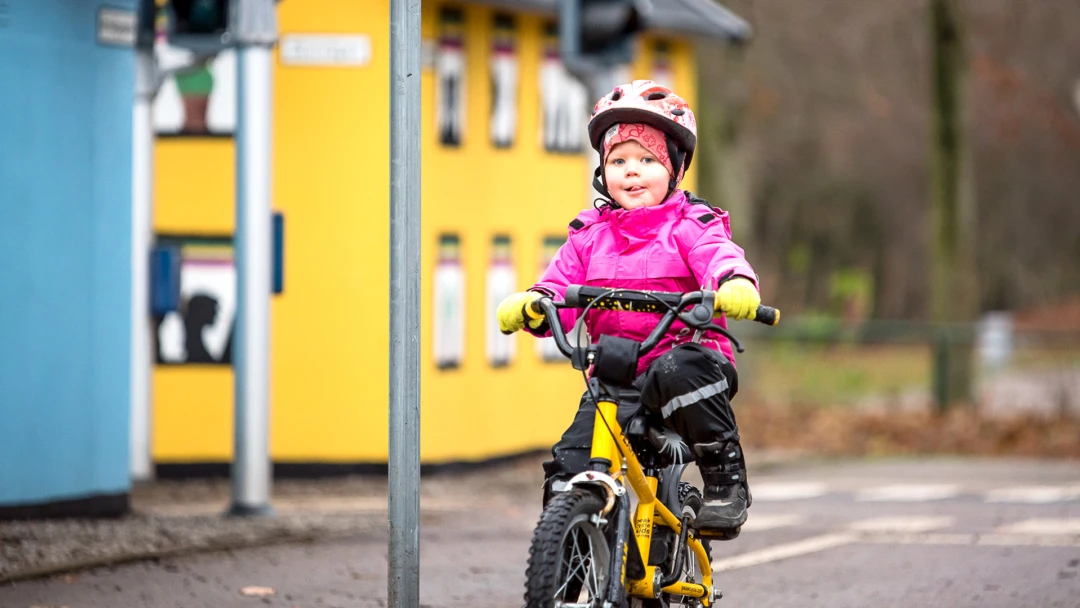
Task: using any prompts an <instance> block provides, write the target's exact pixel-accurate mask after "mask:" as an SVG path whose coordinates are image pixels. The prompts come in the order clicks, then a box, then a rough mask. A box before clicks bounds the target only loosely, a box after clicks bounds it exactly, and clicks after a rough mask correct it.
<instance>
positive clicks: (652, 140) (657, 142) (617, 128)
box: [601, 122, 683, 183]
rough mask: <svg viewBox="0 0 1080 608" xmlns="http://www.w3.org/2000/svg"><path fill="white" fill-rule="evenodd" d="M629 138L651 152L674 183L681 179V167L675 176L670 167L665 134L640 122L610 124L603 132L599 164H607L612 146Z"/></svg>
mask: <svg viewBox="0 0 1080 608" xmlns="http://www.w3.org/2000/svg"><path fill="white" fill-rule="evenodd" d="M630 140H634V141H636V142H638V143H639V144H641V146H642V147H643V148H645V149H646V150H648V151H649V152H650V153H652V155H653V156H655V157H656V159H657V160H659V161H660V163H661V164H663V165H664V168H665V169H667V172H668V175H670V176H671V177H672V178H673V179H674V180H675V182H676V183H678V182H681V181H682V177H683V176H682V173H683V172H682V168H681V167H680V170H679V175H677V176H676V175H675V172H674V171H673V170H672V168H671V157H670V156H669V155H668V144H667V135H666V134H665V133H664V132H663V131H661V130H660V129H657V128H656V127H653V126H651V125H647V124H645V123H640V122H636V123H618V124H614V125H611V128H610V129H608V130H607V133H605V134H604V142H603V144H604V155H603V161H602V164H601V166H605V165H606V164H607V157H608V154H609V153H611V149H612V148H614V147H615V146H616V145H618V144H621V143H623V142H624V141H630Z"/></svg>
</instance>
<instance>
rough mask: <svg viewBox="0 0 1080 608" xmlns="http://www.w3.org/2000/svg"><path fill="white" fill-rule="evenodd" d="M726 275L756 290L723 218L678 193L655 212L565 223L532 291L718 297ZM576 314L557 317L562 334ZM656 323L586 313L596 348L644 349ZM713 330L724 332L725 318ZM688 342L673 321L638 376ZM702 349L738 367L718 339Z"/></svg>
mask: <svg viewBox="0 0 1080 608" xmlns="http://www.w3.org/2000/svg"><path fill="white" fill-rule="evenodd" d="M728 272H731V273H733V275H739V276H743V277H746V278H748V279H750V280H751V281H754V284H755V285H756V284H757V275H756V274H754V269H753V268H751V267H750V264H749V263H747V261H746V258H745V257H743V250H742V249H741V248H740V247H739V246H738V245H736V244H735V243H733V242H732V241H731V228H730V225H729V223H728V214H727V212H725V211H721V210H720V209H715V208H713V207H711V206H709V204H708V203H707V202H705V201H704V200H702V199H700V198H696V197H694V196H693V195H692V194H690V193H689V192H686V191H683V190H678V191H676V192H675V194H673V195H671V196H670V197H669V198H668V199H667V200H666V201H664V202H663V203H661V204H659V205H656V206H655V207H642V208H639V209H632V210H626V209H614V210H613V209H604V210H602V211H600V210H596V209H590V210H588V211H583V212H582V213H581V214H579V215H578V216H577V218H576V219H575V220H574V221H573V222H571V223H570V234H569V238H568V239H567V241H566V243H565V244H563V246H562V247H561V248H559V251H558V252H557V253H556V254H555V257H554V258H553V259H552V260H551V264H550V265H548V268H547V270H546V271H545V272H544V275H543V276H542V277H540V281H539V282H537V283H536V284H535V285H533V286H532V288H531V289H532V290H533V291H539V292H541V293H544V294H546V295H548V296H551V297H553V298H554V299H555V300H561V299H562V298H563V296H564V295H565V293H566V287H567V286H568V285H593V286H598V287H612V288H621V289H643V290H652V291H672V292H687V291H695V290H698V289H702V288H706V289H716V288H717V279H719V278H720V277H722V276H724V275H726V274H727V273H728ZM578 314H580V310H575V309H567V310H563V311H561V315H560V321H561V322H562V325H563V328H564V329H566V331H568V332H569V331H570V328H572V327H573V326H574V323H575V321H576V320H577V316H578ZM660 317H661V315H660V314H649V313H640V312H621V311H612V310H590V311H589V313H588V316H587V317H586V318H585V324H586V326H587V327H588V330H589V335H590V336H591V337H592V340H593V341H594V342H595V341H596V340H597V339H599V337H600V335H601V334H608V335H613V336H619V337H623V338H629V339H632V340H638V341H641V340H644V339H645V338H646V336H648V335H649V332H651V331H652V329H653V327H655V326H656V323H657V321H659V319H660ZM717 323H718V324H719V325H721V326H722V327H727V323H726V320H725V319H724V318H719V319H717ZM693 334H694V332H693V330H691V329H690V328H688V327H686V326H685V325H684V324H682V323H681V322H679V321H675V323H674V324H673V325H672V327H671V331H669V332H668V334H667V335H666V336H665V337H664V338H663V339H662V340H661V341H660V344H659V345H657V347H656V348H655V349H653V350H652V352H650V353H648V354H647V355H645V356H644V357H642V358H641V361H639V362H638V374H641V373H643V372H644V371H645V368H647V367H648V366H649V363H651V362H652V361H653V360H654V359H656V358H657V357H659V356H660V355H662V354H664V353H666V352H667V351H669V350H671V348H673V347H675V346H677V345H679V344H683V343H686V342H689V341H690V340H691V339H693ZM546 335H551V334H550V332H548V333H547V334H546ZM701 344H702V345H703V346H706V347H708V348H712V349H714V350H719V351H721V352H722V353H724V356H726V357H727V358H728V360H730V361H731V362H732V363H734V362H735V357H734V353H733V352H732V349H731V344H730V343H729V342H728V341H727V339H725V338H724V337H723V336H720V335H718V334H716V333H715V332H706V333H705V334H704V335H703V336H702V339H701Z"/></svg>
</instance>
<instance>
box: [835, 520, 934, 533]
mask: <svg viewBox="0 0 1080 608" xmlns="http://www.w3.org/2000/svg"><path fill="white" fill-rule="evenodd" d="M953 521H955V518H953V517H948V516H940V517H909V516H900V517H875V518H873V519H864V520H862V521H856V522H852V523H851V524H850V525H849V526H848V527H849V528H851V529H852V530H854V531H856V532H929V531H930V530H938V529H940V528H947V527H949V526H951V525H952V524H953Z"/></svg>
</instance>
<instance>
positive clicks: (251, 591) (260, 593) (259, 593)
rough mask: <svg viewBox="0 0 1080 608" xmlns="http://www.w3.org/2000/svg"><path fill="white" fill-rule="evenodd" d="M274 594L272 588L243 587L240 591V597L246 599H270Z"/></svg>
mask: <svg viewBox="0 0 1080 608" xmlns="http://www.w3.org/2000/svg"><path fill="white" fill-rule="evenodd" d="M274 593H275V591H274V589H273V588H272V587H244V588H243V589H241V590H240V595H244V596H247V597H270V596H271V595H274Z"/></svg>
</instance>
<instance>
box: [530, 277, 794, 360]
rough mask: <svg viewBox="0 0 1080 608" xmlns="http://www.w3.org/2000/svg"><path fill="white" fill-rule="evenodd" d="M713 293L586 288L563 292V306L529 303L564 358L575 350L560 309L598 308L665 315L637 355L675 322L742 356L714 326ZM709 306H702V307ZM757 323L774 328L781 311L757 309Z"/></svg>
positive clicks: (739, 347)
mask: <svg viewBox="0 0 1080 608" xmlns="http://www.w3.org/2000/svg"><path fill="white" fill-rule="evenodd" d="M715 297H716V293H715V292H713V291H708V290H701V291H692V292H689V293H685V294H683V293H674V292H667V291H648V292H645V291H640V290H629V289H608V288H605V287H590V286H585V285H570V286H569V287H567V288H566V295H565V297H564V301H563V302H558V303H556V302H553V301H552V300H551V298H549V297H547V296H545V297H542V298H537V299H536V300H533V301H532V302H530V303H529V306H530V308H531V309H532V311H533V312H534V313H536V314H537V315H540V314H542V315H544V317H545V318H546V319H547V322H548V325H550V326H551V333H552V337H553V338H554V339H555V344H556V346H558V348H559V351H561V352H562V353H563V354H564V355H566V356H567V357H571V358H573V356H574V354H573V353H574V347H572V346H570V344H569V342H568V341H567V340H566V332H565V331H564V330H563V328H562V324H561V323H560V321H559V312H558V311H559V309H560V308H585V307H588V306H590V305H591V306H592V307H593V308H601V309H606V310H622V311H627V312H647V313H661V312H663V313H664V316H663V317H662V318H661V319H660V321H659V322H658V323H657V324H656V327H654V328H653V330H652V332H651V333H650V334H649V336H648V337H647V338H645V340H644V341H643V342H642V343H641V349H640V350H639V352H640V353H641V354H645V353H647V352H649V351H650V350H652V349H653V348H655V347H656V345H657V344H659V343H660V340H661V338H663V337H664V334H666V333H667V331H668V329H670V328H671V325H672V323H674V322H675V320H676V319H679V320H681V321H682V322H683V323H685V324H686V325H688V326H690V327H693V328H695V329H700V330H706V329H707V330H711V331H715V332H717V333H719V334H721V335H723V336H724V337H725V338H727V339H728V340H730V341H731V344H732V346H734V347H735V350H736V351H737V352H740V353H741V352H743V348H742V345H741V344H740V343H739V341H738V340H737V339H736V338H735V336H732V335H731V334H730V333H728V331H727V330H725V329H724V328H723V327H720V326H719V325H717V324H715V323H713V314H714V311H713V308H712V303H713V301H714V299H715ZM706 302H707V303H708V306H701V305H702V304H703V303H706ZM690 306H693V307H694V308H692V309H691V310H689V311H687V312H682V311H683V309H685V308H687V307H690ZM756 312H757V314H756V315H755V319H754V320H756V321H758V322H760V323H764V324H766V325H776V324H777V323H779V321H780V311H779V310H777V309H775V308H772V307H770V306H758V309H757V311H756Z"/></svg>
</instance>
